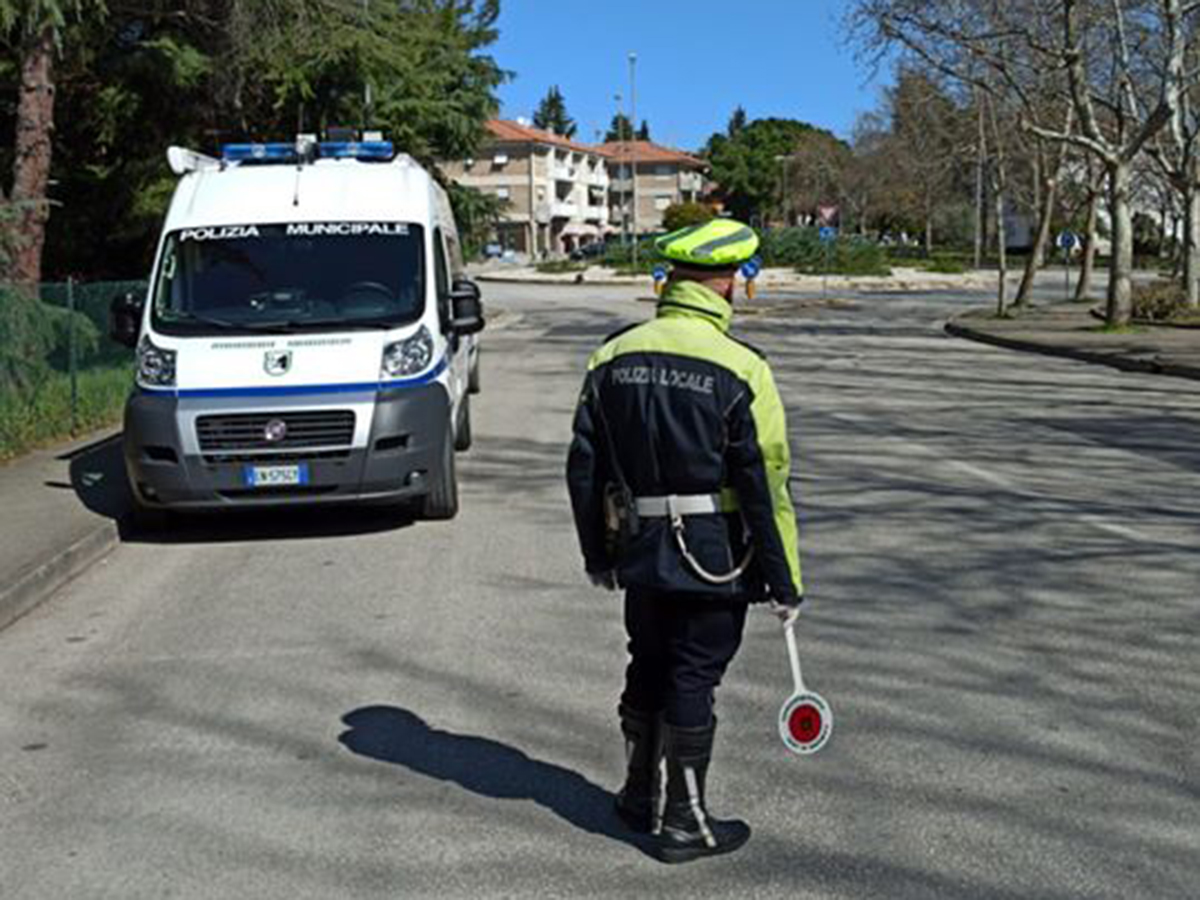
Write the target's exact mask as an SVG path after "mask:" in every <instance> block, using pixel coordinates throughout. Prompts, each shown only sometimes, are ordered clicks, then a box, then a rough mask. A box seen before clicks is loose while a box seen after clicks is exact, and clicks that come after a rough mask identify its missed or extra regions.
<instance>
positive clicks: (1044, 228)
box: [1013, 173, 1058, 309]
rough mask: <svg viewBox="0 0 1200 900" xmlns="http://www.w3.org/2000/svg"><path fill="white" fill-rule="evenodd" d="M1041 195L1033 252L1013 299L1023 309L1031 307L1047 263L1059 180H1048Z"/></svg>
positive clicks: (1053, 178)
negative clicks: (1037, 281)
mask: <svg viewBox="0 0 1200 900" xmlns="http://www.w3.org/2000/svg"><path fill="white" fill-rule="evenodd" d="M1055 174H1057V173H1055ZM1041 193H1042V206H1041V210H1040V211H1039V213H1038V229H1037V234H1035V235H1034V238H1033V251H1032V252H1031V253H1030V254H1029V258H1028V259H1027V260H1026V261H1025V272H1024V274H1023V275H1022V276H1021V286H1020V287H1019V288H1017V296H1016V297H1015V298H1014V299H1013V305H1014V306H1018V307H1020V308H1022V309H1024V308H1025V307H1027V306H1028V305H1029V295H1030V294H1031V293H1032V292H1033V280H1034V278H1035V277H1036V276H1037V273H1038V270H1039V269H1041V267H1042V266H1043V265H1045V262H1046V246H1047V245H1048V244H1049V243H1050V226H1051V225H1052V224H1053V220H1054V203H1055V200H1056V198H1057V195H1058V181H1057V178H1056V177H1054V176H1051V177H1050V178H1047V179H1046V184H1045V188H1044V189H1043V190H1042V192H1041Z"/></svg>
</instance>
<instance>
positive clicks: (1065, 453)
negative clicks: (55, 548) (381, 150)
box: [0, 286, 1200, 900]
mask: <svg viewBox="0 0 1200 900" xmlns="http://www.w3.org/2000/svg"><path fill="white" fill-rule="evenodd" d="M486 296H488V297H489V298H490V299H491V300H492V301H494V302H495V303H496V304H499V305H502V306H504V307H505V308H506V309H507V310H508V311H509V312H510V313H511V314H512V315H510V316H509V317H508V323H507V325H506V326H505V327H503V328H501V329H499V330H495V331H493V332H491V333H489V334H487V335H486V341H485V346H486V350H485V353H486V356H485V359H484V362H485V382H486V383H485V393H484V394H483V395H482V396H481V397H479V398H476V399H477V402H476V403H475V406H474V415H475V421H474V425H475V428H474V430H475V448H474V449H473V450H472V451H471V452H470V453H469V454H468V455H466V456H465V457H463V458H462V468H461V470H460V481H461V489H462V492H463V511H462V513H461V515H460V516H459V518H458V519H457V520H455V521H454V522H451V523H432V524H406V523H404V522H402V521H399V520H397V519H395V518H391V517H388V516H379V515H367V514H365V513H358V512H351V513H337V514H334V513H329V512H320V513H316V514H312V515H303V516H296V515H294V514H293V515H287V516H255V517H252V518H238V519H233V520H226V521H215V522H211V521H210V522H200V523H194V524H190V525H188V526H185V527H183V528H180V529H177V530H175V531H173V532H171V533H169V534H167V535H165V536H164V537H163V538H162V539H160V540H155V541H151V540H148V539H147V538H145V537H142V538H138V537H137V536H131V537H130V539H129V540H128V541H127V542H125V543H124V544H123V545H122V546H121V547H120V548H119V549H118V550H117V551H116V552H115V553H114V554H113V555H112V556H111V557H110V558H109V559H108V560H107V562H105V563H104V564H102V565H100V566H98V567H97V568H95V569H94V570H92V571H91V572H90V573H88V574H87V575H86V576H84V577H83V578H81V579H79V580H78V581H76V582H74V583H73V584H71V585H69V586H68V587H67V588H66V589H65V590H63V591H62V592H60V593H59V594H58V595H57V596H56V597H54V598H53V599H52V600H51V601H49V602H48V603H47V604H45V605H44V606H42V607H41V608H40V609H39V610H37V611H36V612H35V613H33V614H32V615H30V616H28V617H26V618H25V619H23V620H21V621H19V622H17V623H16V624H15V625H14V626H13V627H11V628H9V629H7V630H6V631H4V632H2V633H0V685H2V689H0V896H3V897H4V898H5V900H15V898H39V900H40V898H49V897H52V898H107V897H112V898H122V900H126V898H142V897H188V898H192V897H195V898H213V897H220V898H226V897H229V898H244V897H253V898H289V900H297V898H310V897H311V898H331V897H339V898H340V897H351V898H374V897H381V898H382V897H388V898H394V897H417V896H439V897H473V898H476V897H485V896H496V897H517V896H544V897H566V896H590V895H613V896H635V895H644V896H680V897H689V898H692V897H707V896H714V897H715V896H721V897H732V896H737V897H783V896H787V897H791V898H796V897H814V898H815V897H821V898H852V897H853V898H865V897H880V898H928V897H970V898H997V900H1018V898H1022V900H1023V898H1030V897H1037V898H1044V900H1055V898H1107V897H1112V898H1118V897H1119V898H1128V897H1147V898H1149V897H1153V898H1160V900H1166V898H1185V897H1186V898H1194V897H1195V896H1196V895H1197V888H1196V884H1197V883H1198V880H1200V816H1198V814H1197V809H1198V808H1200V807H1198V804H1197V800H1198V799H1200V797H1198V794H1200V758H1198V753H1200V751H1198V749H1197V748H1198V746H1200V730H1198V725H1197V723H1198V721H1200V715H1198V714H1200V663H1198V662H1197V659H1198V656H1197V631H1198V630H1200V624H1198V622H1200V620H1198V618H1197V605H1198V602H1200V598H1198V593H1200V591H1198V590H1197V585H1200V553H1198V552H1197V543H1198V541H1200V396H1198V394H1197V390H1196V385H1195V384H1194V383H1192V382H1187V381H1177V380H1172V379H1167V378H1159V377H1153V376H1142V375H1130V374H1121V373H1118V372H1115V371H1112V370H1108V369H1103V368H1093V367H1088V366H1086V365H1083V364H1077V363H1071V362H1065V361H1053V360H1048V359H1044V358H1040V357H1033V356H1022V355H1018V354H1013V353H1009V352H1005V351H1000V350H995V349H991V348H987V347H983V346H979V345H974V344H969V343H964V342H959V341H955V340H953V339H949V338H946V337H944V336H943V335H942V334H941V333H940V330H939V323H940V321H941V319H943V318H944V317H945V316H946V315H947V314H948V313H949V312H951V311H952V310H954V309H957V308H960V307H961V306H962V305H963V303H964V302H966V299H967V298H961V297H954V296H949V295H947V296H942V297H903V296H888V295H883V296H878V295H877V296H873V297H860V298H857V299H856V300H855V301H854V302H853V303H851V304H849V305H846V306H839V307H836V308H815V309H802V310H800V311H798V312H795V313H792V314H790V315H788V316H787V317H778V316H777V317H774V318H772V317H769V316H767V317H765V316H755V317H750V318H747V319H746V320H745V322H744V324H743V326H742V327H741V331H742V332H743V333H744V334H745V335H746V336H747V338H748V339H750V340H751V341H753V342H754V343H756V344H758V345H759V346H761V347H762V348H763V349H765V350H767V351H768V352H769V353H770V355H771V359H772V361H773V363H774V365H775V367H776V372H777V376H778V380H779V382H780V384H781V388H782V391H783V394H784V397H785V400H786V403H787V406H788V410H789V415H790V426H791V431H792V436H793V441H794V445H795V451H796V456H797V459H798V463H797V472H796V479H795V493H796V496H797V499H798V502H799V507H800V509H801V510H802V517H803V535H802V543H803V547H802V550H803V555H804V560H805V567H806V579H807V582H808V589H809V593H810V601H809V603H808V604H807V606H806V608H805V615H804V617H803V619H802V625H801V629H802V630H801V653H802V655H803V658H804V661H805V667H806V675H807V677H808V680H809V681H810V682H811V684H812V685H813V686H814V687H816V688H817V689H818V690H820V691H822V693H824V694H825V695H826V697H828V698H829V699H830V701H831V702H832V703H833V705H834V708H835V712H836V716H837V728H836V733H835V735H834V738H833V740H832V742H831V744H830V745H829V747H828V748H827V749H826V750H825V751H824V752H823V753H822V754H821V755H820V756H818V757H815V758H811V759H803V760H802V759H796V758H790V757H788V756H787V755H785V753H784V751H783V749H782V746H781V745H780V743H779V741H778V738H777V736H776V733H775V729H776V724H775V722H776V715H777V711H778V708H779V705H780V703H781V702H782V701H783V700H784V699H785V698H786V695H787V693H788V691H789V680H790V679H789V676H788V671H787V658H786V653H785V650H784V644H783V641H782V639H781V637H780V635H779V632H778V629H777V626H775V625H774V624H773V620H771V619H769V618H768V617H767V616H765V615H759V616H756V617H755V618H754V619H753V620H752V622H751V623H750V625H749V627H748V633H747V639H746V643H745V646H744V649H743V652H742V654H741V656H740V657H739V658H738V660H737V661H736V663H735V665H734V667H733V669H732V671H731V672H730V675H729V677H728V679H727V683H726V685H725V686H724V688H723V689H722V691H721V693H720V695H719V708H720V711H721V721H722V732H721V734H720V735H719V736H718V749H717V760H716V763H715V765H714V769H713V781H712V785H711V800H712V806H713V808H714V810H715V811H716V812H718V813H722V812H726V813H739V814H742V815H744V816H745V817H746V818H748V819H749V820H750V821H751V823H752V825H753V826H754V828H755V835H754V837H753V839H752V840H751V843H750V844H749V845H748V847H747V848H746V849H745V850H744V851H742V852H741V853H738V854H736V855H734V856H731V857H728V858H723V859H720V860H711V861H706V862H703V863H698V864H695V865H692V866H688V867H683V868H667V867H664V866H661V865H659V864H658V863H656V862H654V861H653V860H652V859H650V858H649V857H647V856H646V855H645V854H644V852H643V850H642V848H641V847H640V846H639V844H638V841H637V840H635V839H634V838H632V836H630V835H628V834H627V833H625V832H623V831H622V830H621V829H620V827H619V826H618V824H617V822H616V821H615V820H614V819H613V817H612V815H611V814H610V812H609V804H610V802H611V798H610V795H609V791H610V790H611V789H613V788H614V787H615V786H616V784H617V783H618V781H619V778H620V772H621V758H622V751H621V746H620V740H619V736H618V732H617V728H616V722H615V707H616V700H617V695H618V692H619V689H620V682H621V677H622V672H623V636H622V631H621V623H620V613H619V602H618V600H617V598H616V597H615V596H612V595H608V594H604V593H602V592H597V591H595V590H593V589H591V588H589V587H587V586H586V583H585V581H584V579H583V577H582V574H581V572H580V564H579V559H578V555H577V550H576V547H575V544H574V536H573V533H572V529H571V524H570V518H569V513H568V509H567V504H566V493H565V488H564V485H563V479H562V470H563V463H564V454H565V448H566V442H567V440H568V437H569V429H570V416H571V410H572V406H573V403H574V400H575V393H576V390H577V388H578V385H579V382H580V377H581V369H582V366H583V362H584V359H585V357H586V354H587V352H588V351H589V349H590V348H591V347H592V346H593V345H595V344H596V343H597V342H598V341H599V340H600V339H601V337H602V336H603V335H604V334H606V333H607V332H609V331H611V330H613V329H614V328H615V327H616V326H618V325H620V324H622V323H623V322H625V321H627V320H629V319H631V318H637V317H641V316H645V315H647V314H648V313H649V311H650V309H649V305H648V304H637V303H635V302H633V300H632V295H631V294H628V293H623V292H622V291H621V290H614V289H598V288H530V287H519V286H509V287H503V288H502V287H499V286H494V287H491V288H489V289H488V291H487V294H486ZM976 302H979V300H978V298H976Z"/></svg>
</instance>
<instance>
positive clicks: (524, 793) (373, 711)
mask: <svg viewBox="0 0 1200 900" xmlns="http://www.w3.org/2000/svg"><path fill="white" fill-rule="evenodd" d="M342 722H343V723H344V724H345V725H346V726H347V728H348V730H347V731H345V732H343V733H342V734H341V735H340V736H339V738H338V740H339V741H340V742H341V743H342V744H343V745H344V746H345V747H346V748H347V749H348V750H350V752H351V753H356V754H358V755H359V756H366V757H369V758H371V759H377V760H380V761H382V762H389V763H395V764H396V765H399V766H404V767H405V768H406V769H411V770H412V771H414V772H417V773H419V774H421V775H425V776H428V777H429V778H436V779H438V780H439V781H451V782H453V783H455V784H457V785H458V786H459V787H461V788H464V789H465V790H468V791H470V792H471V793H473V794H479V795H480V796H482V797H494V798H496V799H502V800H532V801H533V802H534V803H537V804H538V805H539V806H543V807H545V808H546V809H548V810H550V812H552V813H554V814H555V815H556V816H558V817H559V818H561V819H563V820H564V821H566V822H568V823H570V824H571V825H573V826H574V827H576V828H580V829H582V830H584V831H586V832H589V833H591V834H597V835H603V836H604V837H608V838H612V839H613V840H616V841H620V842H622V843H625V844H628V845H630V846H632V847H636V848H637V849H639V850H641V851H642V852H648V851H649V841H650V839H649V838H648V837H647V836H645V835H639V834H635V833H634V832H632V831H630V830H629V829H628V828H626V827H625V826H624V825H623V824H622V823H621V821H620V820H619V819H618V818H617V816H616V813H615V812H614V811H613V795H612V793H611V792H609V791H606V790H605V789H604V788H602V787H600V786H598V785H596V784H593V783H592V782H590V781H588V780H587V779H586V778H584V777H583V776H582V775H580V774H579V773H578V772H572V771H571V770H570V769H565V768H563V767H562V766H559V765H555V764H554V763H548V762H542V761H541V760H537V759H531V758H530V757H528V756H526V755H525V754H524V753H522V752H521V751H520V750H518V749H516V748H515V747H510V746H508V745H507V744H502V743H500V742H499V741H493V740H490V739H489V738H482V737H473V736H471V735H465V734H454V733H453V732H449V731H440V730H438V729H436V728H431V727H430V726H429V725H428V724H427V723H426V722H425V721H424V720H423V719H422V718H421V717H420V716H418V715H416V714H415V713H412V712H409V711H408V710H406V709H398V708H396V707H394V706H366V707H363V708H362V709H356V710H354V711H353V712H351V713H347V714H346V715H345V716H343V717H342Z"/></svg>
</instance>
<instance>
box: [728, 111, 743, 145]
mask: <svg viewBox="0 0 1200 900" xmlns="http://www.w3.org/2000/svg"><path fill="white" fill-rule="evenodd" d="M745 130H746V110H745V108H744V107H741V106H739V107H738V108H737V109H735V110H734V111H733V115H731V116H730V117H729V125H728V126H727V127H726V129H725V133H726V134H727V135H729V137H731V138H736V137H737V136H738V135H740V134H741V133H742V132H743V131H745Z"/></svg>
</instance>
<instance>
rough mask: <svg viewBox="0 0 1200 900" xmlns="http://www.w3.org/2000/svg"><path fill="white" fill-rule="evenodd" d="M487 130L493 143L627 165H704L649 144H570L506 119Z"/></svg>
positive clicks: (647, 142) (679, 153)
mask: <svg viewBox="0 0 1200 900" xmlns="http://www.w3.org/2000/svg"><path fill="white" fill-rule="evenodd" d="M487 130H488V132H490V133H491V135H492V137H493V138H494V139H495V140H497V141H510V142H513V143H518V144H527V143H534V144H549V145H550V146H552V147H562V148H563V149H564V150H574V151H576V152H577V153H594V154H596V155H598V156H605V157H608V158H610V159H614V160H618V161H620V162H629V161H630V160H632V159H634V158H636V159H637V161H638V162H640V163H643V162H644V163H674V164H675V165H679V166H684V167H686V168H689V169H704V168H707V166H708V164H707V163H706V162H705V161H704V160H702V159H697V158H696V157H695V156H692V155H691V154H689V153H684V152H683V151H682V150H675V149H673V148H671V147H664V146H662V145H661V144H656V143H654V142H653V141H609V142H608V143H607V144H584V143H580V142H579V141H573V140H571V139H570V138H565V137H563V136H562V135H560V134H555V133H554V132H552V131H545V130H543V129H541V128H534V127H532V126H530V125H522V124H521V123H520V122H512V121H510V120H508V119H491V120H489V121H488V123H487Z"/></svg>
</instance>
